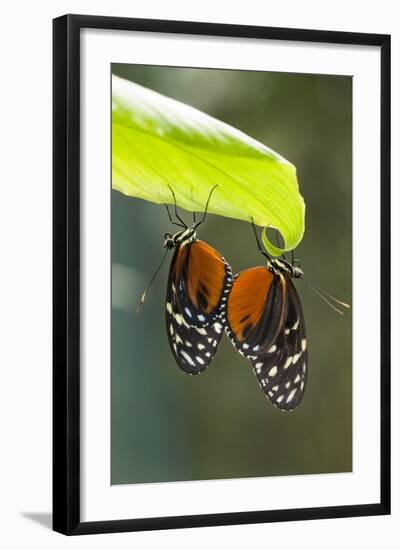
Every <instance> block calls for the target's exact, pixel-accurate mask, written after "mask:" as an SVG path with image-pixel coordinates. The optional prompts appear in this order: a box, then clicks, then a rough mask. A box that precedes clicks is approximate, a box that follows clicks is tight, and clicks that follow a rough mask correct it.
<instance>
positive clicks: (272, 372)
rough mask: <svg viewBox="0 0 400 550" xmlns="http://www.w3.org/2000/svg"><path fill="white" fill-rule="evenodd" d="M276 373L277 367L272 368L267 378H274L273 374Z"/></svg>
mask: <svg viewBox="0 0 400 550" xmlns="http://www.w3.org/2000/svg"><path fill="white" fill-rule="evenodd" d="M277 372H278V368H277V367H272V369H270V370H269V373H268V374H269V376H275V374H276V373H277Z"/></svg>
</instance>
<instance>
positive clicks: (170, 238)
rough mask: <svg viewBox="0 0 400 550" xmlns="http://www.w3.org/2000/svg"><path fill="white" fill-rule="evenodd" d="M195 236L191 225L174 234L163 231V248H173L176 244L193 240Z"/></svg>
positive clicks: (183, 243)
mask: <svg viewBox="0 0 400 550" xmlns="http://www.w3.org/2000/svg"><path fill="white" fill-rule="evenodd" d="M196 238H197V235H196V230H195V229H194V228H192V227H186V228H185V229H182V230H181V231H178V232H177V233H175V234H174V235H171V234H170V233H165V235H164V248H168V249H171V248H175V247H176V246H177V245H178V244H180V245H181V246H183V245H185V244H189V243H191V242H194V241H195V240H196Z"/></svg>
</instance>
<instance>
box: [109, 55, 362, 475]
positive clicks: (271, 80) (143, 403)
mask: <svg viewBox="0 0 400 550" xmlns="http://www.w3.org/2000/svg"><path fill="white" fill-rule="evenodd" d="M112 72H113V73H114V74H116V75H118V76H121V77H124V78H127V79H129V80H132V81H134V82H136V83H138V84H141V85H143V86H147V87H148V88H151V89H153V90H156V91H157V92H160V93H162V94H165V95H167V96H169V97H172V98H175V99H178V100H180V101H182V102H184V103H187V104H189V105H192V106H193V107H197V108H198V109H201V110H202V111H205V112H206V113H208V114H210V115H212V116H214V117H216V118H219V119H221V120H223V121H224V122H227V123H228V124H231V125H232V126H235V127H237V128H239V129H240V130H242V131H244V132H245V133H247V134H249V135H250V136H252V137H254V138H256V139H258V140H259V141H261V142H263V143H265V144H266V145H268V146H269V147H271V148H272V149H274V150H276V151H277V152H278V153H280V154H281V155H283V156H284V157H286V158H287V159H288V160H289V161H291V162H292V163H293V164H295V166H296V167H297V171H298V179H299V183H300V190H301V193H302V195H303V197H304V199H305V202H306V232H305V236H304V239H303V241H302V243H301V245H300V246H299V247H298V249H297V250H296V257H298V258H300V259H301V261H302V268H303V270H304V271H305V274H306V277H308V278H309V279H310V280H311V281H314V282H316V283H317V284H318V285H319V286H321V287H322V288H324V289H325V290H327V291H328V292H330V293H332V294H333V295H335V296H337V297H338V298H340V299H343V300H345V301H349V302H351V281H352V263H351V261H352V260H351V259H352V248H351V246H352V239H351V235H352V225H351V224H352V217H351V211H352V190H351V188H352V80H351V77H343V76H321V75H303V74H287V73H265V72H247V71H228V70H223V71H222V70H205V69H184V68H169V67H146V66H137V65H119V64H118V65H115V64H113V65H112ZM215 183H218V182H215ZM183 215H184V217H185V219H186V220H187V221H188V223H189V222H190V221H191V215H190V214H189V213H186V212H183ZM167 231H168V232H173V231H174V226H171V224H170V222H169V220H168V217H167V214H166V211H165V208H163V207H161V206H156V205H154V204H150V203H147V202H145V201H142V200H139V199H134V198H130V197H126V196H124V195H122V194H120V193H119V192H117V191H112V234H111V238H112V368H111V387H112V390H111V392H112V395H111V399H112V405H111V409H112V413H111V482H112V484H121V483H140V482H160V481H178V480H195V479H216V478H235V477H253V476H271V475H288V474H315V473H326V472H347V471H351V469H352V359H351V358H352V319H351V311H350V312H349V311H348V310H346V312H345V315H344V317H341V316H340V315H338V314H337V313H336V312H335V311H333V310H332V309H331V308H329V307H328V306H327V305H326V304H325V302H323V301H322V300H321V299H320V298H319V297H318V296H317V295H316V294H315V293H314V292H313V291H312V290H311V289H310V287H309V286H307V284H305V283H304V282H302V281H296V286H297V289H298V291H299V294H300V297H301V299H302V303H303V307H304V313H305V318H306V329H307V338H308V346H309V378H308V385H307V390H306V393H305V396H304V398H303V401H302V403H301V405H300V407H299V408H298V409H296V410H294V411H293V412H291V413H283V412H281V411H279V410H278V409H276V408H274V407H273V406H272V405H271V403H270V402H269V401H268V400H267V398H266V397H265V396H264V394H263V393H262V391H261V389H260V388H259V386H258V383H257V381H256V378H255V376H254V374H253V372H252V368H251V365H250V363H249V362H248V361H246V360H245V359H244V358H243V357H241V356H240V355H239V354H238V353H237V352H236V351H235V350H234V348H233V346H232V345H231V344H230V342H229V341H228V340H227V338H226V337H225V338H223V340H222V342H221V345H220V347H219V349H218V352H217V354H216V357H215V358H214V360H213V362H212V364H211V365H210V367H209V368H208V369H207V370H206V371H205V373H203V374H201V375H199V376H188V375H185V374H184V373H182V372H181V371H180V370H179V369H178V367H177V365H176V363H175V362H174V359H173V357H172V354H171V352H170V350H169V345H168V340H167V334H166V329H165V292H166V282H167V276H168V269H169V261H170V260H167V261H166V262H165V265H164V267H163V270H162V272H161V274H160V275H159V277H158V279H157V281H156V282H155V283H154V286H153V287H152V289H151V291H150V293H149V294H148V296H147V299H146V302H145V304H144V306H143V308H142V311H141V314H140V315H137V314H136V312H135V309H136V306H137V303H138V301H139V299H140V295H141V293H142V291H143V289H144V288H145V286H146V285H147V283H148V281H149V279H150V277H151V276H152V275H153V273H154V270H155V268H156V265H157V264H158V262H159V261H160V259H161V255H162V253H163V248H162V244H163V235H164V233H165V232H167ZM199 238H201V239H203V240H205V241H207V242H208V243H209V244H211V245H212V246H214V247H215V248H217V250H219V251H220V252H221V253H222V254H223V255H224V256H225V257H226V258H227V260H228V261H229V262H230V264H231V266H232V269H233V272H234V273H235V272H238V271H240V270H242V269H246V268H248V267H251V266H255V265H264V261H263V258H262V257H261V256H260V254H259V252H258V250H257V246H256V243H255V240H254V236H253V234H252V229H251V226H250V225H249V224H247V223H244V222H239V221H236V220H230V219H227V218H222V217H218V216H213V215H209V216H208V218H207V222H206V223H205V224H204V225H202V226H201V228H199Z"/></svg>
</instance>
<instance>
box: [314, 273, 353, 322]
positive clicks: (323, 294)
mask: <svg viewBox="0 0 400 550" xmlns="http://www.w3.org/2000/svg"><path fill="white" fill-rule="evenodd" d="M305 281H306V283H307V284H308V285H310V287H311V288H312V289H313V290H314V292H315V293H316V294H318V296H320V297H321V298H322V299H323V300H324V301H325V302H326V303H327V304H328V305H329V306H331V308H332V309H334V310H335V311H337V312H338V313H340V315H343V311H340V309H338V308H337V307H336V306H334V305H333V304H332V302H330V301H329V300H328V298H329V299H330V300H333V301H334V302H336V303H337V304H339V305H341V306H342V307H345V308H347V309H350V306H349V304H346V302H342V301H341V300H338V299H337V298H335V297H334V296H331V294H329V293H328V292H326V290H323V289H322V288H320V287H319V286H317V285H316V284H315V283H312V282H311V281H308V280H306V279H305Z"/></svg>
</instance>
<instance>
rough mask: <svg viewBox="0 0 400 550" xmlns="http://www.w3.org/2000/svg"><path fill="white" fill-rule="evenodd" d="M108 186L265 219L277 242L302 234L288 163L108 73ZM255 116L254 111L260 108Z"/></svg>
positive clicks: (299, 202)
mask: <svg viewBox="0 0 400 550" xmlns="http://www.w3.org/2000/svg"><path fill="white" fill-rule="evenodd" d="M112 108H113V113H112V185H113V188H114V189H117V190H118V191H121V192H122V193H124V194H126V195H129V196H131V197H139V198H141V199H145V200H147V201H151V202H154V203H157V204H164V203H168V204H173V197H172V194H171V191H170V189H169V187H168V185H170V186H171V187H172V189H173V190H174V192H175V195H176V201H177V204H178V206H179V207H181V208H184V209H186V210H188V211H191V212H192V211H197V212H204V208H205V204H206V202H207V198H208V196H209V194H210V190H211V189H212V187H213V186H214V185H216V184H218V187H217V188H216V189H215V191H214V192H213V194H212V197H211V200H210V203H209V207H208V211H209V212H212V213H214V214H219V215H220V216H226V217H230V218H235V219H238V220H245V221H250V220H251V218H252V217H253V218H254V223H255V224H256V225H259V226H261V227H268V226H272V227H274V228H276V229H278V230H279V231H280V233H281V234H282V236H283V238H284V241H285V246H284V248H283V250H280V249H279V248H277V247H276V246H273V245H272V244H271V243H270V242H269V240H268V238H267V236H266V233H265V231H264V232H263V236H262V239H263V244H264V246H265V247H266V249H267V250H268V251H269V252H270V253H271V254H273V255H279V254H280V253H281V252H282V251H286V250H291V249H293V248H295V247H296V246H297V245H298V243H299V242H300V241H301V239H302V236H303V233H304V211H305V206H304V201H303V198H302V196H301V195H300V193H299V189H298V183H297V178H296V169H295V167H294V166H293V164H291V163H290V162H288V161H287V160H285V159H284V158H283V157H282V156H280V155H279V154H278V153H275V152H274V151H272V149H269V148H268V147H267V146H266V145H263V144H262V143H260V142H258V141H256V140H255V139H253V138H251V137H249V136H247V135H246V134H244V133H243V132H241V131H239V130H237V129H236V128H233V127H232V126H229V125H228V124H225V123H224V122H221V121H219V120H217V119H215V118H212V117H210V116H208V115H206V114H205V113H202V112H201V111H199V110H197V109H194V108H192V107H189V106H188V105H185V104H183V103H180V102H179V101H175V100H173V99H170V98H168V97H165V96H163V95H161V94H158V93H156V92H154V91H152V90H149V89H147V88H144V87H142V86H139V85H137V84H134V83H132V82H129V81H127V80H124V79H122V78H119V77H116V76H113V83H112ZM260 116H261V115H260Z"/></svg>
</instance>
